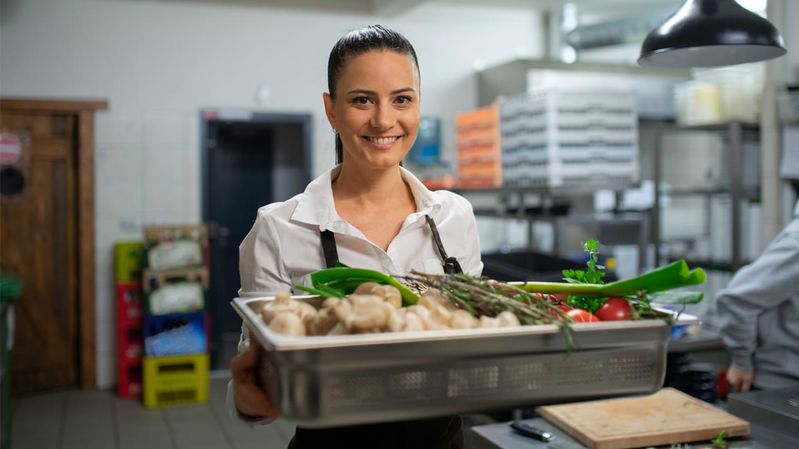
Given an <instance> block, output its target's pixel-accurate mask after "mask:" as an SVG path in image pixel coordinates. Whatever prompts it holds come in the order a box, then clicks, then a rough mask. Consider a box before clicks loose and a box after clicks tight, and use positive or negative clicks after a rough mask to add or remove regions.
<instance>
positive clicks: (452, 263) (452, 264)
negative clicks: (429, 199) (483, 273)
mask: <svg viewBox="0 0 799 449" xmlns="http://www.w3.org/2000/svg"><path fill="white" fill-rule="evenodd" d="M424 219H425V220H427V225H428V226H430V232H432V233H433V242H434V243H435V244H436V249H437V250H438V255H439V256H441V260H443V261H444V273H446V274H461V273H463V269H462V268H461V264H460V263H458V259H456V258H454V257H448V256H447V251H446V250H445V249H444V244H443V243H442V242H441V235H439V234H438V228H437V227H436V222H435V221H433V219H432V218H431V217H430V215H425V216H424Z"/></svg>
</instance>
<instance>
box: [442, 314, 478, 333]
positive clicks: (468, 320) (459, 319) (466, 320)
mask: <svg viewBox="0 0 799 449" xmlns="http://www.w3.org/2000/svg"><path fill="white" fill-rule="evenodd" d="M477 324H478V323H477V320H476V319H475V318H474V317H473V316H472V315H471V314H470V313H469V312H467V311H465V310H456V311H454V312H452V317H451V318H450V320H449V327H451V328H453V329H471V328H473V327H477Z"/></svg>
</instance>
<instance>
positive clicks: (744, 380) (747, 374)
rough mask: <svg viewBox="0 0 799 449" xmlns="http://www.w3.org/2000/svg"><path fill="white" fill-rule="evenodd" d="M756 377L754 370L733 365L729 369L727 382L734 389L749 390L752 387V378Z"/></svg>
mask: <svg viewBox="0 0 799 449" xmlns="http://www.w3.org/2000/svg"><path fill="white" fill-rule="evenodd" d="M754 378H755V372H754V371H753V370H742V369H738V368H735V367H734V366H731V367H730V368H729V369H728V370H727V383H728V384H729V385H730V386H731V387H732V388H733V390H734V391H740V392H747V391H749V390H751V389H752V380H754Z"/></svg>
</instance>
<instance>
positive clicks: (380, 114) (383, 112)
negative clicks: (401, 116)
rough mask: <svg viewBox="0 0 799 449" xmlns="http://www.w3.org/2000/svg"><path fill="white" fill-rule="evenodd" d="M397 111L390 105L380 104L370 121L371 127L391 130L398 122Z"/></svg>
mask: <svg viewBox="0 0 799 449" xmlns="http://www.w3.org/2000/svg"><path fill="white" fill-rule="evenodd" d="M395 113H396V111H394V108H392V107H391V106H390V105H384V104H378V105H377V107H376V108H374V113H373V114H372V118H371V120H370V121H369V125H370V126H371V127H372V128H376V129H389V128H391V127H392V126H393V125H394V122H395V121H396V115H395Z"/></svg>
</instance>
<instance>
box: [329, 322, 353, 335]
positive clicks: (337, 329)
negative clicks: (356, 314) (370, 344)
mask: <svg viewBox="0 0 799 449" xmlns="http://www.w3.org/2000/svg"><path fill="white" fill-rule="evenodd" d="M348 333H349V331H348V330H347V327H346V326H344V324H342V323H337V324H336V325H335V326H333V329H330V332H328V333H327V335H344V334H348Z"/></svg>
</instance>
